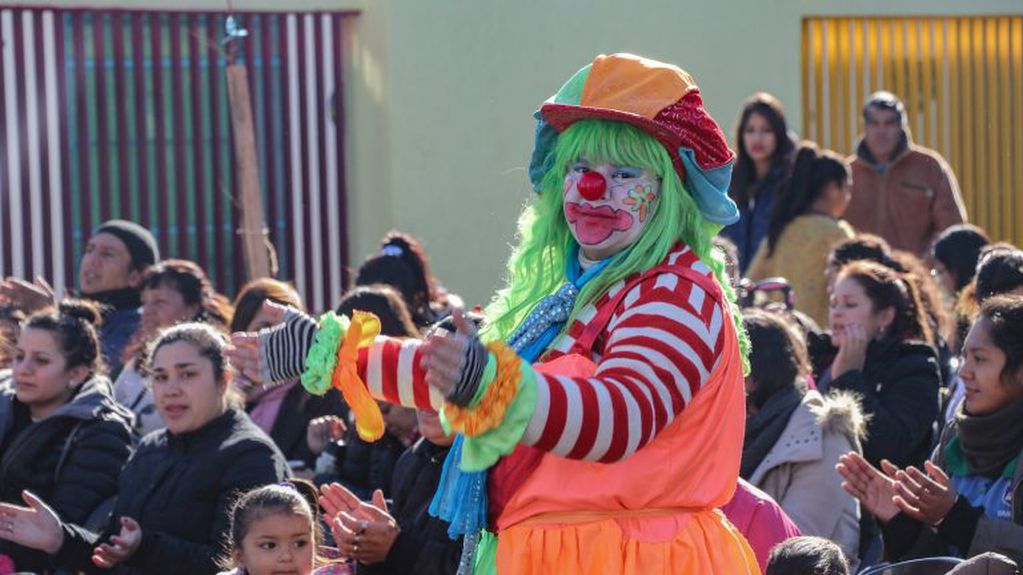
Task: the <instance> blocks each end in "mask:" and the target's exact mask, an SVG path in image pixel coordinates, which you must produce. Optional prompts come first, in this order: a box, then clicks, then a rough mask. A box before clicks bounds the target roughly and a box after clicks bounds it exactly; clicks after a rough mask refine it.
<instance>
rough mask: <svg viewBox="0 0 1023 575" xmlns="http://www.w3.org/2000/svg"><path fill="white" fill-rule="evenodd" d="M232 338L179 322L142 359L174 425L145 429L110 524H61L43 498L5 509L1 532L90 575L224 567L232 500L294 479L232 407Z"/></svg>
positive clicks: (0, 511)
mask: <svg viewBox="0 0 1023 575" xmlns="http://www.w3.org/2000/svg"><path fill="white" fill-rule="evenodd" d="M225 346H226V340H225V338H224V336H223V335H222V334H220V333H219V332H217V331H216V330H215V329H213V328H212V327H210V326H208V325H205V324H195V323H191V324H181V325H178V326H175V327H173V328H170V329H168V330H166V331H164V332H163V333H162V334H161V335H160V336H159V337H158V338H157V339H156V341H155V342H154V343H153V344H152V347H151V348H150V352H149V354H148V358H149V359H148V360H147V362H146V363H145V365H146V370H147V373H148V374H149V376H150V383H151V385H152V387H153V393H154V396H155V399H156V405H157V409H159V410H160V415H161V416H162V417H163V419H164V421H165V422H166V423H167V428H166V429H163V430H159V431H156V432H153V433H151V434H149V435H147V436H146V437H145V438H144V439H143V441H142V444H141V445H140V446H139V448H138V450H137V451H136V452H135V455H134V456H133V457H132V458H131V459H130V460H129V461H128V464H127V465H126V466H125V468H124V471H123V472H122V473H121V477H120V484H119V487H118V492H117V502H116V504H115V505H114V509H113V513H112V515H111V516H110V519H109V521H108V523H107V526H106V528H105V529H104V530H103V531H102V532H100V533H94V532H91V531H89V530H87V529H85V528H83V527H81V526H79V525H76V524H74V523H72V522H70V521H67V520H62V519H61V518H59V517H58V516H57V514H56V513H54V512H53V510H52V509H51V508H50V507H49V506H48V505H46V504H45V503H43V502H42V501H41V500H40V499H38V498H37V497H34V496H32V495H31V494H28V495H26V496H25V500H26V502H27V503H28V504H29V507H27V508H26V507H18V506H14V505H10V504H4V505H0V538H3V539H7V540H9V541H13V542H16V543H19V544H21V545H25V546H28V547H32V548H35V549H40V550H42V551H45V552H46V553H48V554H49V555H51V556H52V558H53V561H54V563H55V564H56V565H58V566H59V567H61V568H64V569H68V570H73V571H81V572H86V573H98V572H103V573H116V574H136V573H137V574H142V573H145V574H150V575H161V574H172V573H173V574H177V573H189V574H193V575H201V574H204V573H209V574H211V575H212V574H215V573H217V572H218V568H217V558H218V557H220V556H221V555H222V554H223V552H224V545H225V544H226V541H227V537H226V535H227V530H228V525H229V517H228V516H229V512H230V508H231V504H232V503H233V501H234V499H235V498H236V497H237V495H238V494H239V493H241V492H243V491H246V490H248V489H252V488H254V487H259V486H262V485H267V484H271V483H277V482H279V481H281V480H283V479H285V478H286V477H287V475H288V470H287V465H286V463H285V461H284V458H283V456H282V455H281V454H280V451H278V450H277V448H276V447H275V446H274V445H273V442H272V441H271V440H270V438H269V437H267V435H266V434H265V433H264V432H263V431H262V430H260V429H259V428H258V427H256V426H255V424H253V423H252V421H251V420H250V419H249V418H248V416H247V415H245V413H244V412H242V411H239V410H238V409H236V408H234V407H232V404H233V403H240V402H238V400H236V399H233V398H232V393H233V391H232V389H231V384H230V380H229V376H228V367H227V364H226V360H225V358H224V354H223V351H224V347H225Z"/></svg>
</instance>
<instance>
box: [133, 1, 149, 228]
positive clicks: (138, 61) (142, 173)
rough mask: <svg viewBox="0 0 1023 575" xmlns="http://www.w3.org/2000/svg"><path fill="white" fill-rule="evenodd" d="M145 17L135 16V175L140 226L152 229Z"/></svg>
mask: <svg viewBox="0 0 1023 575" xmlns="http://www.w3.org/2000/svg"><path fill="white" fill-rule="evenodd" d="M143 18H144V16H143V15H142V14H139V13H134V14H132V15H131V46H132V48H131V58H132V66H133V67H134V68H135V78H134V80H135V82H134V85H135V152H134V156H135V162H136V168H135V173H136V175H137V176H138V182H137V186H136V188H135V189H136V190H138V202H139V223H141V224H142V225H143V226H144V227H146V228H148V227H150V226H152V219H151V218H150V214H149V137H148V134H147V131H146V123H147V121H148V120H147V116H146V100H148V98H147V97H146V68H145V59H144V58H143V56H144V54H143V47H144V46H145V44H144V43H143V41H142V24H143Z"/></svg>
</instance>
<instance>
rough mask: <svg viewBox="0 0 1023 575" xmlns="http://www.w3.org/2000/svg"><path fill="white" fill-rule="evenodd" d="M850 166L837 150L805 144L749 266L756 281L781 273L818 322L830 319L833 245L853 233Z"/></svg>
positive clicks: (801, 308)
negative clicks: (847, 215)
mask: <svg viewBox="0 0 1023 575" xmlns="http://www.w3.org/2000/svg"><path fill="white" fill-rule="evenodd" d="M849 190H850V177H849V166H848V165H847V164H846V163H845V160H843V159H842V158H840V157H838V156H837V155H835V154H834V153H833V152H830V151H828V150H824V151H821V152H818V151H817V149H816V148H814V147H813V146H812V145H804V146H803V147H801V148H800V150H799V152H798V153H797V154H796V160H795V163H794V164H793V166H792V176H791V177H790V178H789V180H788V182H787V183H786V184H785V185H784V186H782V188H781V190H779V194H778V197H777V201H775V203H774V209H773V211H772V213H771V219H770V221H769V223H768V226H767V238H766V239H765V241H763V242H761V244H760V248H759V249H758V250H757V252H756V255H755V256H754V257H753V261H752V262H751V263H750V265H749V268H748V269H747V270H746V276H747V277H749V278H750V279H752V280H762V279H766V278H769V277H783V278H785V279H786V280H788V282H789V285H791V286H792V288H793V289H794V290H795V292H796V309H798V310H799V311H801V312H803V313H805V314H807V315H809V316H810V317H811V318H812V319H813V320H814V321H815V322H817V323H818V324H823V323H824V322H825V321H826V320H827V317H828V291H827V282H826V278H825V277H824V274H822V273H821V270H822V269H823V268H824V267H826V265H827V261H828V255H829V254H830V253H831V246H833V245H834V244H835V243H836V242H839V241H842V240H846V239H849V238H851V237H853V229H852V227H851V226H850V225H849V224H847V223H846V222H845V221H844V220H842V219H840V218H841V217H842V214H843V213H844V212H845V208H846V206H848V205H849V198H850V192H849Z"/></svg>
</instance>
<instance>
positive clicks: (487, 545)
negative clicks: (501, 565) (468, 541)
mask: <svg viewBox="0 0 1023 575" xmlns="http://www.w3.org/2000/svg"><path fill="white" fill-rule="evenodd" d="M472 575H497V535H495V534H493V533H491V532H490V531H487V530H486V529H484V530H483V531H480V539H479V542H478V543H477V544H476V557H475V561H474V563H473V566H472Z"/></svg>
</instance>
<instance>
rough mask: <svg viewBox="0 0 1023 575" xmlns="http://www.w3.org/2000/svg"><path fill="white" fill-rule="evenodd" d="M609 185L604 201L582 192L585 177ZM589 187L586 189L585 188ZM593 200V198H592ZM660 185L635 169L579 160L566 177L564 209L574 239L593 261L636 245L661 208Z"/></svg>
mask: <svg viewBox="0 0 1023 575" xmlns="http://www.w3.org/2000/svg"><path fill="white" fill-rule="evenodd" d="M587 173H590V174H591V175H590V176H587V178H589V179H592V178H593V177H594V176H598V175H599V176H600V177H602V178H604V179H605V181H606V182H607V190H606V192H605V193H604V195H603V197H600V198H596V199H590V198H587V197H586V196H584V195H583V194H582V193H581V192H580V190H579V184H580V180H582V179H583V175H584V174H587ZM584 187H586V186H584ZM589 195H591V196H592V194H589ZM659 195H660V182H659V180H658V178H657V176H656V175H654V174H653V173H652V172H650V171H648V170H645V169H643V168H639V167H635V166H617V165H614V164H599V165H594V164H590V163H589V162H587V161H586V160H582V159H580V160H578V161H576V162H574V163H573V164H571V165H570V166H569V170H568V173H567V174H565V185H564V196H563V209H564V213H565V221H567V222H568V227H569V229H570V230H571V232H572V236H573V237H575V240H576V241H577V242H579V247H580V249H581V250H582V253H583V255H584V256H586V257H587V258H589V259H594V260H602V259H606V258H609V257H611V256H613V255H615V254H617V253H618V252H620V251H622V250H623V249H625V248H627V247H629V246H630V245H632V243H633V242H635V241H636V238H638V237H639V236H640V234H641V233H643V229H644V228H646V224H647V222H648V221H649V220H650V217H651V216H652V215H653V213H654V209H655V208H656V206H657V198H658V197H659Z"/></svg>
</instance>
